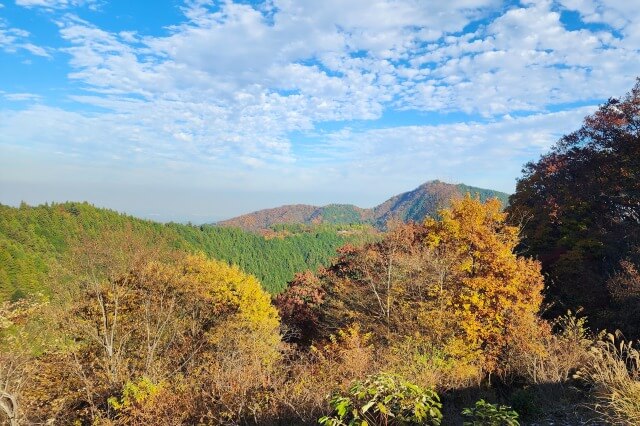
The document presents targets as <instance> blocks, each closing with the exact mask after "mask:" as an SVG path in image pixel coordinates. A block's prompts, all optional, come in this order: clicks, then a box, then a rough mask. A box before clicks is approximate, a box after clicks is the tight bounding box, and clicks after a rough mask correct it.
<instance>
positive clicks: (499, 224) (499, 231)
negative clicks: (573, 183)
mask: <svg viewBox="0 0 640 426" xmlns="http://www.w3.org/2000/svg"><path fill="white" fill-rule="evenodd" d="M505 219H506V214H505V213H504V212H503V211H502V206H501V204H500V202H499V201H498V200H496V199H493V200H489V201H487V202H486V203H484V204H483V203H481V202H480V201H478V200H476V199H473V198H471V197H470V196H467V197H465V198H463V199H460V200H455V201H453V203H452V206H451V208H450V209H445V210H442V211H440V218H438V219H431V218H430V219H427V220H426V222H425V227H426V231H427V240H426V245H427V246H428V247H429V248H430V250H432V251H434V252H439V253H442V257H447V258H449V259H450V264H451V267H450V270H449V271H448V273H449V275H450V276H449V277H448V279H447V285H446V294H443V299H444V301H445V303H446V305H447V307H448V310H449V312H451V313H452V314H453V316H454V318H455V319H456V323H457V324H459V326H460V328H461V331H462V332H463V338H464V343H465V344H466V345H467V346H468V347H477V348H478V349H479V350H480V351H481V353H482V354H483V356H484V366H485V369H486V370H488V371H493V370H496V369H498V370H499V369H500V363H499V361H500V360H504V359H505V357H508V356H509V350H510V349H516V348H517V349H518V350H536V347H535V346H536V342H537V341H539V339H537V338H536V337H537V335H538V334H539V333H540V332H542V330H543V329H544V326H543V324H542V323H541V322H540V320H539V319H538V316H537V314H538V311H539V310H540V305H541V303H542V293H541V292H542V289H543V285H544V283H543V277H542V274H541V273H540V264H539V262H537V261H535V260H532V259H528V258H524V257H519V256H517V255H516V253H515V251H514V250H515V248H516V246H517V245H518V242H519V228H517V227H515V226H510V225H507V224H506V223H505Z"/></svg>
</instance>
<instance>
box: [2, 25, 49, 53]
mask: <svg viewBox="0 0 640 426" xmlns="http://www.w3.org/2000/svg"><path fill="white" fill-rule="evenodd" d="M29 36H30V34H29V32H28V31H25V30H23V29H20V28H12V27H10V26H9V24H8V23H7V22H6V20H4V19H2V17H0V50H3V51H5V52H8V53H15V52H17V51H19V50H26V51H28V52H30V53H31V54H33V55H36V56H43V57H46V58H49V57H51V56H50V55H49V53H48V52H47V51H46V49H44V48H43V47H40V46H36V45H35V44H33V43H30V42H29V41H28V39H29Z"/></svg>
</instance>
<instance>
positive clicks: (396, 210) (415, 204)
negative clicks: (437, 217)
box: [218, 180, 508, 231]
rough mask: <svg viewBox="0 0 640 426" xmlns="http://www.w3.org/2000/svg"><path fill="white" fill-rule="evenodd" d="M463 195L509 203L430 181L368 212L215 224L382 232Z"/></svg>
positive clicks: (262, 215) (264, 214)
mask: <svg viewBox="0 0 640 426" xmlns="http://www.w3.org/2000/svg"><path fill="white" fill-rule="evenodd" d="M466 193H470V194H472V195H474V196H477V197H479V198H480V199H481V200H482V201H484V200H486V199H488V198H494V197H495V198H498V199H499V200H500V201H501V202H502V203H503V205H506V204H507V201H508V194H505V193H504V192H499V191H494V190H490V189H483V188H476V187H473V186H468V185H464V184H450V183H446V182H442V181H440V180H430V181H427V182H425V183H423V184H421V185H420V186H418V187H417V188H415V189H413V190H411V191H407V192H403V193H401V194H398V195H395V196H393V197H391V198H389V199H388V200H386V201H385V202H383V203H382V204H379V205H377V206H375V207H373V208H370V209H364V208H360V207H357V206H355V205H352V204H328V205H326V206H322V207H317V206H312V205H308V204H290V205H284V206H280V207H276V208H271V209H263V210H259V211H256V212H253V213H248V214H245V215H242V216H238V217H235V218H231V219H227V220H224V221H221V222H218V225H220V226H232V227H239V228H243V229H246V230H250V231H260V230H264V229H269V228H271V227H272V226H273V225H279V224H319V223H333V224H341V223H344V224H347V223H351V224H353V223H369V224H372V225H374V226H376V227H377V228H380V229H383V228H384V227H385V225H386V223H387V222H388V221H389V220H390V219H400V220H402V221H405V222H408V221H421V220H424V218H425V217H427V216H433V215H434V214H435V213H436V212H437V210H438V209H441V208H444V207H447V206H448V205H449V204H450V203H451V200H453V199H454V198H457V197H461V196H464V195H465V194H466Z"/></svg>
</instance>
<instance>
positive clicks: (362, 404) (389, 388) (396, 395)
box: [318, 373, 442, 426]
mask: <svg viewBox="0 0 640 426" xmlns="http://www.w3.org/2000/svg"><path fill="white" fill-rule="evenodd" d="M330 404H331V406H332V408H333V410H334V413H333V414H332V415H331V416H325V417H322V418H321V419H320V420H319V421H318V422H319V423H320V424H322V425H326V426H346V425H349V426H366V425H439V424H440V422H441V421H442V413H441V411H440V409H441V408H442V404H441V403H440V398H439V397H438V394H437V393H436V392H435V391H434V390H432V389H424V388H421V387H420V386H417V385H415V384H413V383H409V382H407V381H405V380H403V379H402V378H400V377H398V376H396V375H392V374H387V373H379V374H376V375H373V376H369V377H367V379H366V380H365V381H363V382H358V383H356V384H355V385H353V386H352V387H351V389H349V393H348V395H346V396H345V395H336V396H334V397H333V398H332V399H331V401H330Z"/></svg>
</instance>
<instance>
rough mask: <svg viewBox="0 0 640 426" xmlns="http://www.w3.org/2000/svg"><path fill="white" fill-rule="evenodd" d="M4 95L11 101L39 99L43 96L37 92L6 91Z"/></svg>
mask: <svg viewBox="0 0 640 426" xmlns="http://www.w3.org/2000/svg"><path fill="white" fill-rule="evenodd" d="M2 96H3V97H4V98H5V99H7V100H9V101H16V102H23V101H39V100H41V99H42V96H40V95H36V94H35V93H4V94H2Z"/></svg>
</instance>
